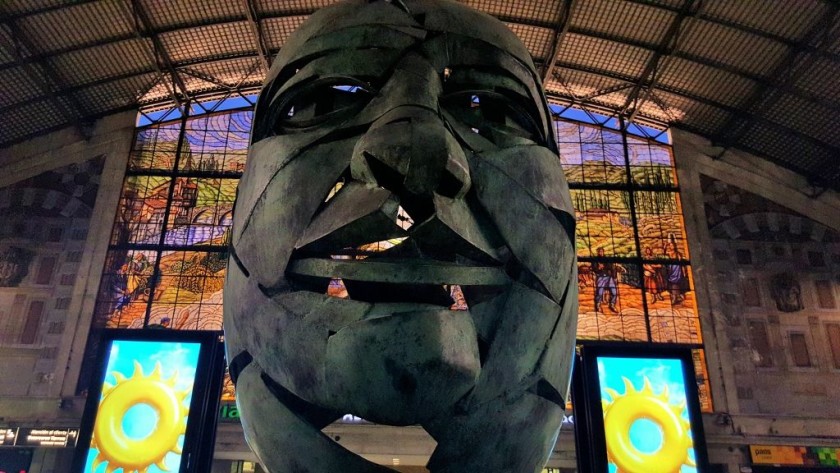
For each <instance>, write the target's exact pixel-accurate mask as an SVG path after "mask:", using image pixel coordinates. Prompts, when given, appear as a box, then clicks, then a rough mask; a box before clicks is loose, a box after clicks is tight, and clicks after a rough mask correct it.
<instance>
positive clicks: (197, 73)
mask: <svg viewBox="0 0 840 473" xmlns="http://www.w3.org/2000/svg"><path fill="white" fill-rule="evenodd" d="M180 71H181V73H183V74H187V75H189V76H193V77H195V78H196V79H201V80H203V81H205V82H209V83H211V84H215V85H218V86H219V87H221V88H223V89H225V90H232V89H233V87H232V86H231V85H230V84H225V83H224V82H222V80H221V79H219V78H217V77H214V76H212V75H210V74H207V73H205V72H201V71H196V70H195V69H190V68H188V67H182V68H181V69H180Z"/></svg>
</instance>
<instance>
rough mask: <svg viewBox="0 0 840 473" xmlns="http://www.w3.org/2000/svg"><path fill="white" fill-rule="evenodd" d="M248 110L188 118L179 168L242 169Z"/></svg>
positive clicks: (248, 122)
mask: <svg viewBox="0 0 840 473" xmlns="http://www.w3.org/2000/svg"><path fill="white" fill-rule="evenodd" d="M252 116H253V113H252V112H250V111H243V112H235V113H217V114H212V115H202V116H200V117H196V118H190V119H188V120H187V125H186V132H185V135H184V138H185V141H184V150H183V152H182V158H181V160H180V170H181V171H202V172H213V173H241V172H242V171H243V170H244V169H245V159H246V157H247V154H248V142H249V139H250V133H251V118H252Z"/></svg>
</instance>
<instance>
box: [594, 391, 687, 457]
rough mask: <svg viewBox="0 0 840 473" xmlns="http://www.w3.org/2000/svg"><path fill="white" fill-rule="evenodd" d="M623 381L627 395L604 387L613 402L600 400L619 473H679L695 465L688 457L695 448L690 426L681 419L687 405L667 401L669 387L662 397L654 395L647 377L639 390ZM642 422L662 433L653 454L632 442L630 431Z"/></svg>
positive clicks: (608, 444)
mask: <svg viewBox="0 0 840 473" xmlns="http://www.w3.org/2000/svg"><path fill="white" fill-rule="evenodd" d="M623 379H624V387H625V389H624V394H619V393H618V392H617V391H616V390H614V389H611V388H605V391H607V393H609V395H610V397H611V398H612V401H606V400H602V401H601V402H602V406H603V409H604V433H605V436H606V439H607V455H608V457H609V460H610V462H611V463H614V464H615V465H616V467H617V472H618V473H648V472H650V471H654V470H655V471H661V472H663V473H679V472H680V469H681V468H682V467H683V465H685V466H689V467H694V466H696V465H695V463H694V460H693V459H692V458H691V456H690V455H689V452H690V450H691V449H692V448H693V447H694V442H693V441H692V439H691V426H690V424H689V422H688V420H687V419H685V418H684V417H683V416H682V411H683V409H685V402H684V401H683V402H681V403H679V404H674V403H672V402H671V401H670V400H669V398H668V386H665V388H664V389H663V390H662V392H661V393H660V394H655V393H654V392H653V389H652V388H651V386H650V380H648V379H647V377H645V378H644V386H643V387H642V389H641V390H639V391H636V389H635V388H634V387H633V383H632V382H630V380H629V379H627V378H623ZM639 420H648V421H651V422H653V423H654V424H656V426H657V427H658V428H659V430H660V432H661V435H662V437H661V442H660V444H659V446H658V448H656V449H654V451H652V452H647V451H642V450H640V449H639V448H638V447H637V446H636V445H634V443H633V441H632V439H631V435H630V430H631V428H632V427H633V424H634V423H636V421H639Z"/></svg>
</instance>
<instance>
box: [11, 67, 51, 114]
mask: <svg viewBox="0 0 840 473" xmlns="http://www.w3.org/2000/svg"><path fill="white" fill-rule="evenodd" d="M0 84H3V88H2V89H0V108H2V107H6V106H8V105H12V104H15V103H21V102H26V101H27V100H31V99H32V98H34V97H38V96H40V95H43V94H44V93H43V91H42V90H41V89H40V88H38V86H37V85H35V82H34V81H33V80H32V78H31V77H30V76H29V75H28V74H27V72H26V70H24V69H23V68H22V67H14V68H11V69H3V70H0ZM2 123H3V126H8V125H9V123H8V122H2Z"/></svg>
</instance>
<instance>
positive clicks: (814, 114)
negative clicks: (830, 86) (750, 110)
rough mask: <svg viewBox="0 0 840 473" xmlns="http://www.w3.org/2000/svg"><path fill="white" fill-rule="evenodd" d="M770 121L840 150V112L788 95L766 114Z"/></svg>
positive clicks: (782, 97)
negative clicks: (839, 130) (839, 129)
mask: <svg viewBox="0 0 840 473" xmlns="http://www.w3.org/2000/svg"><path fill="white" fill-rule="evenodd" d="M764 115H765V116H766V117H768V119H769V120H770V121H773V122H775V123H780V124H781V123H783V124H785V126H789V127H791V128H793V129H794V130H797V131H799V132H801V133H804V134H808V135H812V136H815V137H816V138H817V139H819V140H820V141H824V142H826V143H828V144H830V145H833V146H835V147H838V148H840V133H838V124H840V110H838V109H831V108H828V107H827V106H824V105H823V104H817V103H814V102H811V101H808V100H804V99H801V98H799V97H796V96H793V95H790V94H786V95H783V96H781V97H780V98H779V100H778V101H776V103H775V104H773V107H771V108H770V109H769V110H767V112H766V113H765V114H764Z"/></svg>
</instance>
